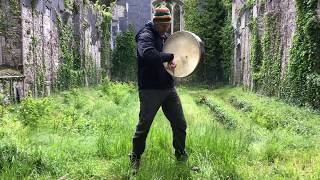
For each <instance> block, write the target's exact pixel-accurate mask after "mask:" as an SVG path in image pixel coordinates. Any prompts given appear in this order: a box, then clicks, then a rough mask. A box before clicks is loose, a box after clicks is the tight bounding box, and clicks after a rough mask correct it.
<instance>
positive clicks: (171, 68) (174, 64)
mask: <svg viewBox="0 0 320 180" xmlns="http://www.w3.org/2000/svg"><path fill="white" fill-rule="evenodd" d="M176 67H177V61H176V60H175V59H173V60H172V61H170V62H169V63H168V68H169V69H170V70H171V71H174V69H175V68H176Z"/></svg>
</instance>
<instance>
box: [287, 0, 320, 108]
mask: <svg viewBox="0 0 320 180" xmlns="http://www.w3.org/2000/svg"><path fill="white" fill-rule="evenodd" d="M295 2H296V10H297V19H296V32H295V36H294V41H293V46H292V48H291V50H290V61H289V65H288V69H287V72H286V76H285V81H284V83H283V88H282V97H283V98H285V99H287V100H288V101H290V102H293V103H295V104H298V105H310V106H312V107H315V108H317V109H320V83H319V82H320V61H319V57H320V21H319V19H318V18H317V16H316V8H317V0H296V1H295Z"/></svg>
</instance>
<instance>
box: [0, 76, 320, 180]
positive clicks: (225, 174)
mask: <svg viewBox="0 0 320 180" xmlns="http://www.w3.org/2000/svg"><path fill="white" fill-rule="evenodd" d="M178 93H179V94H180V98H181V101H182V105H183V109H184V112H185V116H186V119H187V122H188V129H187V151H188V153H189V155H190V158H189V161H188V162H187V163H186V164H181V163H177V162H176V161H175V158H174V149H173V147H172V132H171V127H170V124H169V122H168V120H167V119H166V118H165V116H164V114H163V113H162V110H161V109H160V110H159V112H158V114H157V116H156V117H155V119H154V123H153V125H152V127H151V131H150V133H149V136H148V139H147V148H146V151H145V153H144V154H143V156H142V160H141V161H142V162H141V163H142V164H141V169H140V171H139V173H138V174H137V175H136V176H132V174H131V171H130V167H129V159H128V156H127V154H128V153H129V152H130V151H131V148H132V147H131V146H132V144H131V141H132V135H133V133H134V130H135V126H136V124H137V122H138V113H139V99H138V93H137V88H136V87H135V85H134V84H126V83H119V82H105V84H103V85H100V86H98V87H95V88H83V89H72V90H70V91H66V92H61V93H59V94H56V95H54V96H52V97H49V98H41V99H33V98H27V99H26V100H24V101H23V102H22V103H21V104H17V105H12V106H9V107H4V106H2V110H3V112H2V113H1V119H0V179H15V178H16V179H23V178H26V179H58V178H61V177H63V178H66V179H300V178H302V179H317V178H319V175H320V173H319V171H320V151H319V149H320V145H319V136H320V133H319V132H320V131H319V127H320V115H319V113H318V112H316V111H314V110H311V109H307V108H299V107H293V106H290V105H287V104H285V103H283V102H281V101H279V100H277V99H270V98H266V97H263V96H259V95H256V94H252V93H249V92H245V91H243V90H242V89H241V88H220V89H210V90H209V89H206V88H202V87H179V88H178ZM201 97H206V98H207V102H206V103H205V105H204V104H201V103H200V104H199V103H198V101H199V98H201ZM222 116H223V118H227V119H228V120H232V122H233V123H235V124H236V126H234V127H233V128H231V129H230V128H226V126H225V124H223V123H222V122H224V121H221V118H222ZM226 122H229V121H226ZM193 166H198V167H200V171H199V172H193V171H191V168H192V167H193Z"/></svg>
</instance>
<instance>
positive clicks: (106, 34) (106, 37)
mask: <svg viewBox="0 0 320 180" xmlns="http://www.w3.org/2000/svg"><path fill="white" fill-rule="evenodd" d="M112 2H114V1H108V2H102V1H100V0H98V1H96V3H95V5H94V6H95V9H96V10H97V11H98V12H100V13H101V14H102V17H103V19H102V22H101V30H102V43H101V48H102V49H101V67H102V77H103V78H105V77H108V76H109V75H110V70H111V53H112V52H111V44H110V38H111V32H110V28H111V19H112V14H111V13H110V12H111V9H110V7H107V6H106V3H107V4H108V5H110V4H111V3H112Z"/></svg>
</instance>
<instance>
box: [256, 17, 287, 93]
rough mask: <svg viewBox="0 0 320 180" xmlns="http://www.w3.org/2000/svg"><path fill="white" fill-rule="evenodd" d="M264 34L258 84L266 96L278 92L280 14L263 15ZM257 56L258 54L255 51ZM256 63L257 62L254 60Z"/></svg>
mask: <svg viewBox="0 0 320 180" xmlns="http://www.w3.org/2000/svg"><path fill="white" fill-rule="evenodd" d="M264 28H265V29H264V30H265V31H264V34H263V37H262V65H261V69H260V72H259V75H258V76H260V77H258V84H259V85H260V86H261V91H262V92H263V93H264V94H266V95H268V96H275V95H278V94H279V90H280V74H281V56H282V54H281V47H280V42H281V39H280V16H279V14H278V13H269V14H266V15H265V17H264ZM257 56H260V55H258V53H257ZM256 63H257V62H256Z"/></svg>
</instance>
